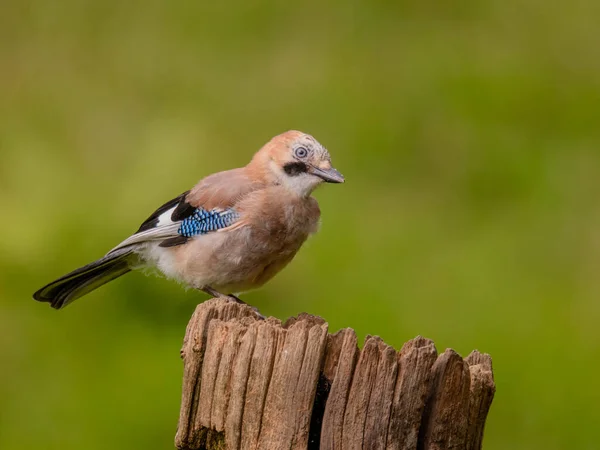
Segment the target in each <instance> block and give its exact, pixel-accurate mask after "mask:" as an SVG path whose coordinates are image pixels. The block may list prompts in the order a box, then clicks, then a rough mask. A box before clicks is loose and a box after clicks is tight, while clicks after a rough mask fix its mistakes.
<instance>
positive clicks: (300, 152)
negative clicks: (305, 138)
mask: <svg viewBox="0 0 600 450" xmlns="http://www.w3.org/2000/svg"><path fill="white" fill-rule="evenodd" d="M294 154H295V155H296V158H300V159H303V158H306V157H307V156H308V150H306V149H305V148H304V147H298V148H297V149H296V150H295V151H294Z"/></svg>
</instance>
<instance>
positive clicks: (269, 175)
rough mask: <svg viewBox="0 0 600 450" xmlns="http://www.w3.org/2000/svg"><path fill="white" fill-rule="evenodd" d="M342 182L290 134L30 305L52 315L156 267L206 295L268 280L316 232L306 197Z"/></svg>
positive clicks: (205, 184) (312, 143)
mask: <svg viewBox="0 0 600 450" xmlns="http://www.w3.org/2000/svg"><path fill="white" fill-rule="evenodd" d="M323 182H327V183H343V182H344V177H343V176H342V175H341V174H340V173H339V172H338V171H337V170H335V169H334V168H333V167H332V165H331V157H330V155H329V152H328V151H327V150H326V149H325V147H323V146H322V145H321V144H320V143H319V142H317V141H316V140H315V139H314V138H313V137H312V136H310V135H308V134H305V133H301V132H299V131H288V132H285V133H283V134H280V135H279V136H276V137H274V138H273V139H272V140H271V141H270V142H268V143H267V144H266V145H265V146H264V147H262V148H261V149H260V150H259V151H258V152H257V153H256V154H255V155H254V157H253V158H252V161H250V163H249V164H248V165H246V166H245V167H242V168H239V169H233V170H227V171H224V172H219V173H215V174H213V175H210V176H208V177H206V178H204V179H202V180H200V182H199V183H198V184H197V185H196V186H195V187H194V188H192V189H191V190H189V191H187V192H184V193H183V194H181V195H180V196H178V197H176V198H175V199H173V200H171V201H169V202H167V203H165V204H164V205H163V206H161V207H160V208H158V209H157V210H156V211H155V212H154V213H153V214H152V215H151V216H150V217H148V219H146V220H145V221H144V223H142V225H141V226H140V228H139V230H138V231H137V232H136V233H135V234H133V235H132V236H130V237H128V238H127V239H125V240H124V241H123V242H121V243H120V244H119V245H117V246H116V247H115V248H113V249H112V250H111V251H109V252H108V253H107V254H106V255H105V256H104V257H103V258H100V259H99V260H97V261H94V262H92V263H90V264H88V265H86V266H83V267H81V268H79V269H76V270H74V271H73V272H71V273H69V274H67V275H65V276H63V277H61V278H59V279H58V280H56V281H53V282H52V283H50V284H48V285H46V286H44V287H43V288H41V289H40V290H39V291H37V292H36V293H35V294H34V295H33V297H34V298H35V299H36V300H38V301H42V302H49V303H50V305H51V306H52V307H53V308H56V309H60V308H63V307H64V306H66V305H68V304H69V303H71V302H72V301H73V300H76V299H77V298H79V297H81V296H83V295H85V294H87V293H89V292H91V291H93V290H94V289H96V288H98V287H100V286H102V285H103V284H105V283H108V282H109V281H111V280H114V279H115V278H117V277H120V276H121V275H124V274H126V273H127V272H129V271H131V270H134V269H140V268H146V267H155V268H157V269H158V270H159V271H160V272H162V273H163V274H164V275H166V276H167V277H168V278H172V279H175V280H178V281H180V282H182V283H184V284H186V285H188V286H191V287H193V288H195V289H199V290H202V291H204V292H206V293H208V294H209V295H212V296H219V295H224V296H230V297H231V298H232V299H234V300H238V299H237V297H235V295H234V294H237V293H241V292H244V291H248V290H250V289H255V288H258V287H260V286H262V285H263V284H264V283H265V282H267V281H269V280H270V279H271V278H272V277H273V276H275V275H276V274H277V273H278V272H279V271H280V270H281V269H283V268H284V267H285V266H286V265H287V264H288V263H289V262H290V261H291V260H292V259H293V258H294V256H295V255H296V253H297V252H298V250H299V249H300V247H301V246H302V244H303V243H304V242H305V241H306V239H307V238H308V237H309V236H310V235H311V234H313V233H315V232H316V231H317V228H318V226H319V219H320V215H321V212H320V210H319V205H318V203H317V201H316V200H315V199H314V198H313V197H311V193H312V192H313V191H314V189H315V188H316V187H317V186H319V185H320V184H321V183H323Z"/></svg>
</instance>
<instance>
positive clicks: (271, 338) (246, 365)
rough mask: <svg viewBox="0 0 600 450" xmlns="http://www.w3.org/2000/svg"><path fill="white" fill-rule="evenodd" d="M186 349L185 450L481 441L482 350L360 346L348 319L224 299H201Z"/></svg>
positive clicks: (485, 385)
mask: <svg viewBox="0 0 600 450" xmlns="http://www.w3.org/2000/svg"><path fill="white" fill-rule="evenodd" d="M181 355H182V357H183V361H184V377H183V396H182V402H181V412H180V417H179V425H178V430H177V436H176V438H175V444H176V446H177V447H178V448H179V449H182V450H184V449H185V450H200V449H207V450H212V449H229V450H234V449H244V450H245V449H324V450H336V449H344V450H346V449H389V450H430V449H431V450H438V449H440V450H441V449H466V450H476V449H480V448H481V444H482V440H483V429H484V425H485V419H486V417H487V413H488V411H489V408H490V405H491V403H492V400H493V397H494V392H495V385H494V379H493V374H492V361H491V358H490V356H489V355H485V354H481V353H479V352H477V351H474V352H473V353H471V354H470V355H469V356H468V357H467V358H465V359H463V358H461V357H460V356H459V355H458V354H457V353H456V352H454V351H453V350H446V351H445V352H444V353H442V354H441V355H439V356H438V354H437V350H436V348H435V346H434V344H433V342H432V341H430V340H429V339H424V338H422V337H420V336H419V337H417V338H415V339H413V340H411V341H409V342H407V343H406V344H405V345H404V346H403V347H402V349H401V350H400V351H399V352H397V351H396V350H394V349H393V348H392V347H390V346H389V345H387V344H385V343H384V342H383V341H382V340H381V339H380V338H378V337H372V336H368V337H367V338H366V340H365V344H364V346H363V348H362V350H359V348H358V345H357V339H356V334H355V333H354V331H353V330H352V329H350V328H346V329H344V330H340V331H338V332H337V333H335V334H328V333H327V323H326V322H325V321H324V320H323V319H321V318H319V317H315V316H311V315H308V314H301V315H300V316H298V317H295V318H292V319H290V320H288V321H287V322H286V323H281V322H280V321H279V320H277V319H275V318H272V317H270V318H268V319H266V320H263V319H262V318H260V317H259V316H258V314H257V313H256V312H255V311H254V310H253V309H252V308H251V307H249V306H246V305H241V304H237V303H234V302H231V301H228V300H224V299H212V300H209V301H207V302H204V303H203V304H201V305H199V306H198V307H197V308H196V311H195V313H194V315H193V316H192V319H191V320H190V323H189V324H188V327H187V331H186V336H185V339H184V344H183V349H182V351H181Z"/></svg>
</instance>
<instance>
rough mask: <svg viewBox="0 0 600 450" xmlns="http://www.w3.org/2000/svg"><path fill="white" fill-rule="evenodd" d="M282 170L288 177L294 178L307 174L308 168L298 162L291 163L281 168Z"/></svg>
mask: <svg viewBox="0 0 600 450" xmlns="http://www.w3.org/2000/svg"><path fill="white" fill-rule="evenodd" d="M283 170H285V173H287V174H288V175H289V176H290V177H295V176H298V175H300V174H302V173H306V172H308V166H307V165H306V164H304V163H303V162H299V161H298V162H291V163H287V164H286V165H285V166H283Z"/></svg>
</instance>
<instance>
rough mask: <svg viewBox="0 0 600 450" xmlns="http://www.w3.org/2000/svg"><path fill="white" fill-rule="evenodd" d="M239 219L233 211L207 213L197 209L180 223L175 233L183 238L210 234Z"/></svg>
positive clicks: (214, 210)
mask: <svg viewBox="0 0 600 450" xmlns="http://www.w3.org/2000/svg"><path fill="white" fill-rule="evenodd" d="M239 217H240V216H239V214H238V213H237V212H236V211H235V210H233V209H226V210H224V211H220V210H216V209H213V210H212V211H207V210H205V209H203V208H198V209H196V211H194V214H192V215H191V216H189V217H186V218H185V219H183V220H182V221H181V225H180V226H179V229H178V230H177V233H178V234H179V235H181V236H184V237H193V236H198V235H200V234H206V233H210V232H211V231H217V230H220V229H221V228H227V227H228V226H231V225H233V224H234V223H235V222H236V221H237V220H238V219H239Z"/></svg>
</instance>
